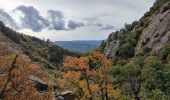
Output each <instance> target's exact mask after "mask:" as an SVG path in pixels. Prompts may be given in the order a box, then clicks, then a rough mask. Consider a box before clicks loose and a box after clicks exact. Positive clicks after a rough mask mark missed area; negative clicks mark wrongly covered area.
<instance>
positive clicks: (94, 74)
mask: <svg viewBox="0 0 170 100" xmlns="http://www.w3.org/2000/svg"><path fill="white" fill-rule="evenodd" d="M111 66H112V62H111V61H109V60H108V59H107V58H106V57H105V56H104V54H102V53H99V52H97V51H91V52H89V53H88V54H87V55H86V56H85V57H80V58H77V57H66V58H65V60H64V68H65V70H66V72H65V73H64V74H63V77H62V79H61V80H60V82H59V83H60V86H61V87H62V88H65V89H70V87H71V88H72V87H75V88H74V89H73V88H72V90H73V91H74V92H78V95H79V96H80V97H82V98H84V99H90V100H92V99H93V98H94V99H96V97H98V98H101V99H102V100H109V99H111V98H112V97H113V95H112V93H114V91H113V90H114V87H113V84H112V83H113V81H114V78H113V77H112V76H111V75H109V70H110V68H111ZM116 91H117V92H118V89H116Z"/></svg>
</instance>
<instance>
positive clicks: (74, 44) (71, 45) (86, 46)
mask: <svg viewBox="0 0 170 100" xmlns="http://www.w3.org/2000/svg"><path fill="white" fill-rule="evenodd" d="M101 42H102V41H97V40H96V41H95V40H94V41H90V40H89V41H88V40H86V41H56V42H54V43H55V44H56V45H58V46H60V47H63V48H64V49H67V50H70V51H79V52H87V51H90V50H95V49H97V48H98V47H99V45H100V44H101Z"/></svg>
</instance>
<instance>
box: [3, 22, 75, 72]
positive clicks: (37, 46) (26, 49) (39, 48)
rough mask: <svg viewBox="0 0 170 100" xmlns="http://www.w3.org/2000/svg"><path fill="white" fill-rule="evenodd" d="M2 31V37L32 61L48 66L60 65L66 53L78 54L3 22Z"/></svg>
mask: <svg viewBox="0 0 170 100" xmlns="http://www.w3.org/2000/svg"><path fill="white" fill-rule="evenodd" d="M0 32H1V34H2V35H1V38H6V39H7V41H11V42H10V44H9V45H11V46H12V47H14V48H16V49H17V50H18V51H21V52H23V53H24V54H25V55H27V56H29V58H30V59H31V60H32V61H34V62H36V63H38V64H40V65H42V66H45V67H48V68H52V69H53V68H55V67H56V66H60V64H62V60H63V57H64V56H65V55H77V54H74V53H72V52H70V51H68V50H65V49H63V48H61V47H59V46H56V45H53V44H52V43H51V42H50V41H43V40H40V39H38V38H36V37H31V36H26V35H23V34H20V33H17V32H15V31H13V30H12V29H10V28H8V27H6V26H5V25H4V24H3V23H2V22H0ZM2 36H3V37H2Z"/></svg>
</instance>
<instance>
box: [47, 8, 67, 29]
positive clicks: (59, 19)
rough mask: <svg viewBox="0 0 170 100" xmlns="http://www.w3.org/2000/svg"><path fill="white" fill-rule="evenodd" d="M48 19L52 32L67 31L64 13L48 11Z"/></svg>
mask: <svg viewBox="0 0 170 100" xmlns="http://www.w3.org/2000/svg"><path fill="white" fill-rule="evenodd" d="M47 16H48V19H49V21H50V26H49V29H50V30H52V29H54V30H66V28H65V21H64V15H63V13H62V12H60V11H57V10H48V12H47Z"/></svg>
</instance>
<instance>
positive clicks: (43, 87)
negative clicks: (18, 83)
mask: <svg viewBox="0 0 170 100" xmlns="http://www.w3.org/2000/svg"><path fill="white" fill-rule="evenodd" d="M29 79H30V80H32V81H34V82H35V86H36V88H37V90H38V91H45V92H46V91H48V84H47V83H45V82H44V81H43V80H41V79H40V78H39V77H37V76H34V75H30V76H29Z"/></svg>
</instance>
